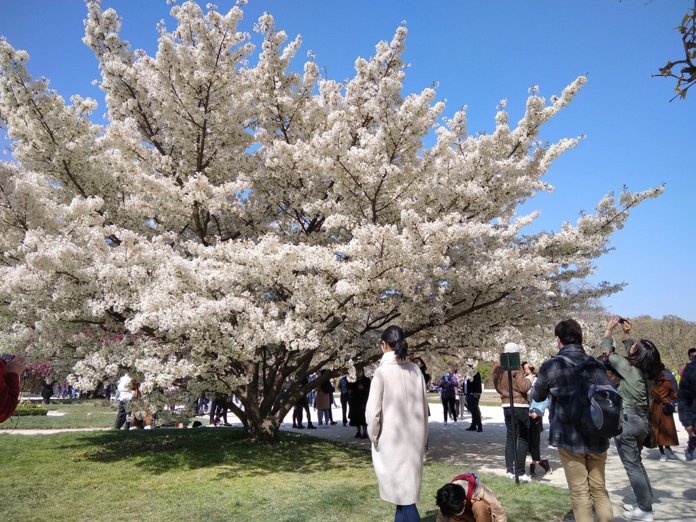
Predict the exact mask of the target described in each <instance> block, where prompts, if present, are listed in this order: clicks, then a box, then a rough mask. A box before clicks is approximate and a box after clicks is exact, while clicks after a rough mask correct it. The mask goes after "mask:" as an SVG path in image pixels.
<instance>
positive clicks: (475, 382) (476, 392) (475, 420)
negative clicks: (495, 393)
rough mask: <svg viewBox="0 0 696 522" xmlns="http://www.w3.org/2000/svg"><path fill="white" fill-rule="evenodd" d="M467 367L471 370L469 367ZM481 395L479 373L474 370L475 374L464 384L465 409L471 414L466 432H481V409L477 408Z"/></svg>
mask: <svg viewBox="0 0 696 522" xmlns="http://www.w3.org/2000/svg"><path fill="white" fill-rule="evenodd" d="M469 367H470V368H471V369H472V370H473V368H472V366H471V365H469ZM482 393H483V384H482V383H481V373H480V372H479V371H478V370H476V373H474V375H473V376H472V377H471V379H467V382H466V407H467V409H468V410H469V413H471V426H469V427H468V428H467V429H466V431H476V432H478V433H481V432H482V431H483V420H482V418H481V408H480V407H479V401H480V400H481V394H482Z"/></svg>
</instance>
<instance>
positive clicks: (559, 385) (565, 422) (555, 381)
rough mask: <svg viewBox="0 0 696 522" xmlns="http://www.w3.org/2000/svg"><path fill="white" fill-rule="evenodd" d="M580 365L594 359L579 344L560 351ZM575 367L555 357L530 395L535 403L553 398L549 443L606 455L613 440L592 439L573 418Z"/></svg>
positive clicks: (574, 451)
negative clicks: (572, 400) (583, 432)
mask: <svg viewBox="0 0 696 522" xmlns="http://www.w3.org/2000/svg"><path fill="white" fill-rule="evenodd" d="M558 354H559V355H563V356H565V357H568V358H570V359H572V360H573V361H575V362H577V363H578V364H579V363H581V362H583V361H584V360H585V359H587V358H588V357H590V356H589V355H587V354H586V353H585V350H584V349H583V347H582V346H581V345H579V344H567V345H565V346H563V348H561V349H560V350H559V351H558ZM574 372H575V368H574V367H573V366H571V365H570V363H568V362H566V361H564V360H563V359H561V358H560V357H552V358H551V359H549V360H548V361H546V362H544V364H542V365H541V368H540V369H539V374H538V376H537V380H536V383H534V386H533V387H532V390H531V392H530V394H531V397H532V398H533V399H534V400H535V401H539V402H540V401H543V400H544V399H546V398H547V397H548V396H549V395H550V396H551V403H550V406H549V418H550V421H551V426H550V429H549V444H550V445H551V446H555V447H557V448H563V449H565V450H567V451H572V452H573V453H603V452H605V451H607V449H609V439H607V438H605V437H588V436H586V435H583V434H581V433H580V432H579V431H578V430H577V428H576V427H575V425H574V424H573V419H572V418H571V417H570V412H569V400H570V397H572V396H573V395H574V394H575V393H577V391H578V390H576V389H575V375H574Z"/></svg>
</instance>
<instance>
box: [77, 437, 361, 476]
mask: <svg viewBox="0 0 696 522" xmlns="http://www.w3.org/2000/svg"><path fill="white" fill-rule="evenodd" d="M74 442H76V443H77V445H78V447H75V446H73V451H74V453H73V454H74V455H75V457H76V458H81V459H85V460H87V461H91V462H101V463H110V462H118V461H123V460H130V461H132V462H133V465H134V466H136V467H139V468H142V469H143V470H146V471H148V472H150V473H154V474H160V473H166V472H168V471H170V470H176V469H182V468H183V469H190V470H193V469H200V468H209V467H223V468H224V470H221V472H220V473H219V474H218V477H219V478H220V479H224V478H230V477H236V478H239V477H243V476H259V475H266V474H271V473H277V472H298V473H305V474H306V473H313V472H317V471H323V470H325V469H327V467H334V468H336V469H343V470H348V471H350V469H351V468H355V467H360V468H363V467H364V466H371V462H372V461H371V457H370V454H369V452H366V451H365V450H362V449H358V448H354V447H349V446H345V445H342V444H338V443H335V442H329V441H325V440H320V439H315V438H311V437H303V436H301V435H295V434H292V433H281V434H280V442H279V443H278V444H277V445H274V446H269V445H263V444H258V443H254V442H250V441H247V440H245V439H243V438H242V430H241V428H239V429H238V428H225V429H195V430H194V429H186V430H173V429H172V430H170V429H157V430H143V431H140V430H138V431H135V430H131V431H128V432H115V431H113V432H100V433H90V434H89V435H82V436H80V437H78V438H77V439H76V440H75V441H74Z"/></svg>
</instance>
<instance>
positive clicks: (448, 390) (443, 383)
mask: <svg viewBox="0 0 696 522" xmlns="http://www.w3.org/2000/svg"><path fill="white" fill-rule="evenodd" d="M458 386H459V382H458V381H457V377H456V376H455V375H454V372H453V371H452V369H451V368H448V369H447V373H446V374H445V375H443V376H442V378H441V379H440V382H439V383H438V387H439V388H440V400H441V401H442V410H443V415H444V417H445V424H447V413H448V412H449V414H450V417H451V418H452V420H453V421H454V422H455V423H456V422H457V408H456V407H455V401H456V399H457V387H458Z"/></svg>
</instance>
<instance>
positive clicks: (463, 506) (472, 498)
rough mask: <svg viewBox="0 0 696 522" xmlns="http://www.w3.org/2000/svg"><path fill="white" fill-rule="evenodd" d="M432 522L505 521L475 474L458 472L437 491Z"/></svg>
mask: <svg viewBox="0 0 696 522" xmlns="http://www.w3.org/2000/svg"><path fill="white" fill-rule="evenodd" d="M435 503H436V504H437V507H439V508H440V510H439V511H438V513H437V520H436V522H454V521H464V522H507V515H506V514H505V510H504V509H503V506H502V504H501V503H500V501H499V500H498V497H496V496H495V493H493V491H491V489H490V488H488V487H487V486H486V485H484V484H482V483H481V481H479V479H478V476H477V475H476V473H462V474H461V475H457V476H456V477H454V478H453V479H452V481H451V482H450V483H449V484H445V485H444V486H442V487H441V488H440V489H438V490H437V496H436V497H435Z"/></svg>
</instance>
